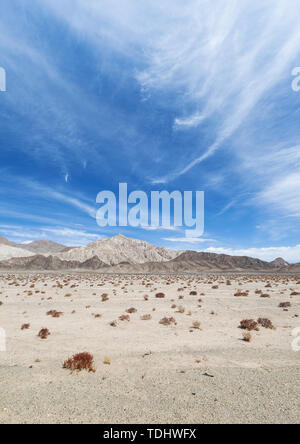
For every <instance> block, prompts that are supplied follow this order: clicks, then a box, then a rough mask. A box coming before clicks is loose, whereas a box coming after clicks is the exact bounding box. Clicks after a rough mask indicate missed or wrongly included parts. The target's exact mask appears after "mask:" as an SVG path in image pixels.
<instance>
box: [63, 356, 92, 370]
mask: <svg viewBox="0 0 300 444" xmlns="http://www.w3.org/2000/svg"><path fill="white" fill-rule="evenodd" d="M63 368H66V369H68V370H71V371H72V372H74V371H76V370H77V371H81V370H88V371H89V372H93V373H94V372H95V371H96V369H95V367H94V357H93V355H91V354H90V353H87V352H84V353H78V354H77V355H74V356H72V358H69V359H67V360H66V361H65V362H64V363H63Z"/></svg>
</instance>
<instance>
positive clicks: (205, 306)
mask: <svg viewBox="0 0 300 444" xmlns="http://www.w3.org/2000/svg"><path fill="white" fill-rule="evenodd" d="M299 315H300V277H299V276H278V275H272V276H271V275H270V276H267V275H260V276H259V275H251V274H249V275H238V274H235V275H230V276H229V275H226V276H225V275H224V276H222V275H104V274H102V275H101V274H97V273H75V272H74V273H70V274H67V273H25V272H24V273H2V274H1V275H0V328H1V329H2V330H1V332H2V338H0V339H1V344H2V349H4V345H6V351H4V350H3V351H0V423H2V424H3V423H76V424H79V423H101V424H104V423H112V424H118V423H128V424H134V423H152V424H155V423H160V424H162V423H179V424H185V423H190V424H192V423H197V424H203V423H288V424H290V423H299V416H300V415H299V412H300V409H299V404H300V390H299V388H300V378H299V376H300V374H299V368H300V359H299V358H300V351H297V350H298V349H299V348H298V346H299V345H300V344H299V342H300V341H298V343H297V338H296V337H294V336H293V332H295V329H297V328H298V327H300V319H299V317H298V316H299ZM243 320H246V321H248V322H245V323H243V326H244V327H246V328H244V329H242V328H241V321H243ZM250 321H251V322H250ZM41 329H47V330H48V333H49V335H48V336H47V335H46V336H47V337H46V338H45V339H42V338H41V337H39V336H38V334H39V332H40V331H41ZM4 332H5V335H6V341H5V338H4ZM299 334H300V333H299ZM1 344H0V345H1ZM293 345H294V346H293ZM0 349H1V348H0ZM80 352H89V353H90V354H92V355H93V357H94V366H95V369H96V371H95V372H88V371H85V370H83V371H81V372H71V371H70V370H68V369H65V368H63V362H64V361H65V360H66V359H68V358H69V357H71V356H73V355H74V354H76V353H80Z"/></svg>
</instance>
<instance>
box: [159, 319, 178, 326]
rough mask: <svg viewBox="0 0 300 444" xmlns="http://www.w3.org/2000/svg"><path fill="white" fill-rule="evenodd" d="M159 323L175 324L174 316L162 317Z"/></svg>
mask: <svg viewBox="0 0 300 444" xmlns="http://www.w3.org/2000/svg"><path fill="white" fill-rule="evenodd" d="M159 323H160V324H162V325H172V324H176V321H175V319H174V318H167V317H165V318H162V319H161V320H160V321H159Z"/></svg>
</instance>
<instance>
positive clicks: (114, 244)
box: [56, 234, 181, 265]
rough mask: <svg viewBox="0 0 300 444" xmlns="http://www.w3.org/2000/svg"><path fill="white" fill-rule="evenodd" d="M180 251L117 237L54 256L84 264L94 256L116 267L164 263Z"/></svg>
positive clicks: (120, 236)
mask: <svg viewBox="0 0 300 444" xmlns="http://www.w3.org/2000/svg"><path fill="white" fill-rule="evenodd" d="M179 254H181V252H180V251H173V250H168V249H167V248H163V247H156V246H155V245H151V244H149V243H148V242H144V241H141V240H137V239H131V238H127V237H125V236H122V235H120V234H119V235H117V236H114V237H111V238H107V239H101V240H99V241H96V242H92V243H91V244H89V245H88V246H87V247H80V248H74V249H72V250H70V251H67V252H65V253H59V254H57V255H56V256H57V257H59V258H60V259H62V260H66V261H74V260H75V261H79V262H84V261H86V260H88V259H91V258H92V257H94V256H98V258H99V259H100V260H101V261H102V262H104V263H106V264H107V265H117V264H120V263H121V262H127V263H129V264H144V263H146V262H165V261H168V260H171V259H174V258H175V257H177V256H178V255H179Z"/></svg>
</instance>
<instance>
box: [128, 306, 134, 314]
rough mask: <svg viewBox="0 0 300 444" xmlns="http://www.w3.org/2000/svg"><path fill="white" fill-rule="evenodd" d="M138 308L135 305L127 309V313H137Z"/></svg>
mask: <svg viewBox="0 0 300 444" xmlns="http://www.w3.org/2000/svg"><path fill="white" fill-rule="evenodd" d="M136 312H137V309H136V308H134V307H131V308H128V310H126V313H129V314H132V313H136Z"/></svg>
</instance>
